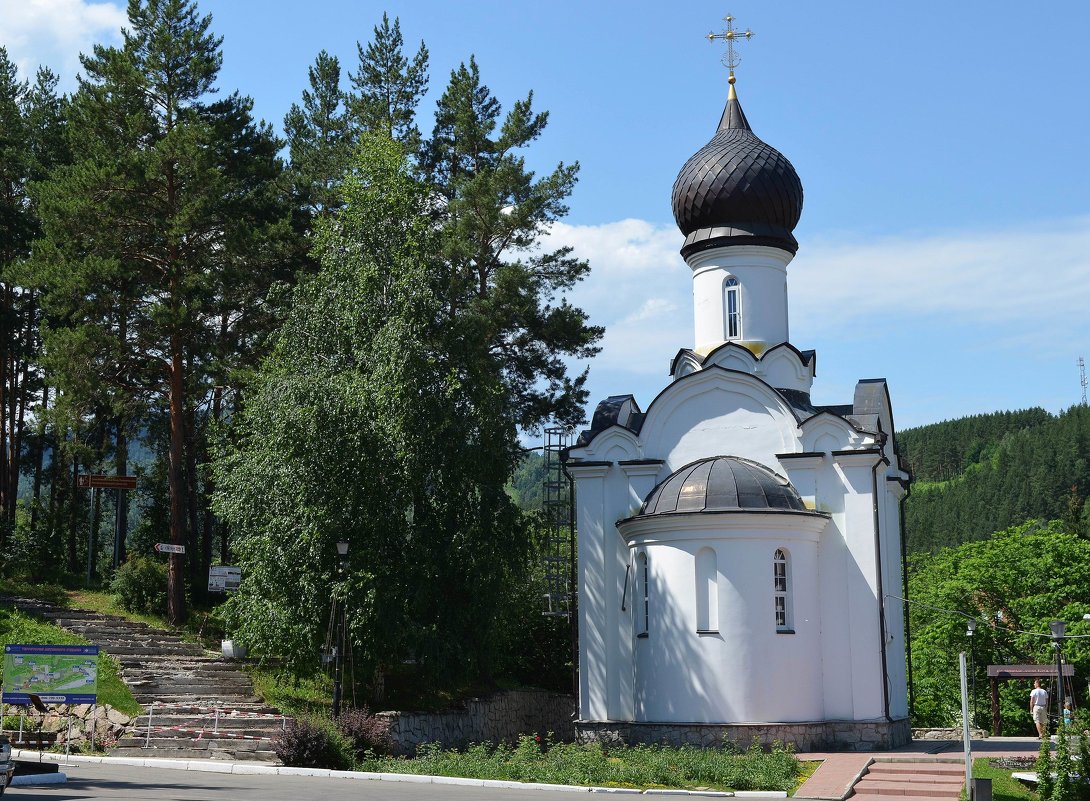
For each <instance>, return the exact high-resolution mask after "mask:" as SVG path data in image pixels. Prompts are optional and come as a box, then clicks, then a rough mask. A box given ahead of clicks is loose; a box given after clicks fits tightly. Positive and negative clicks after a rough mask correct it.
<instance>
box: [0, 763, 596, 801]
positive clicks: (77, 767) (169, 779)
mask: <svg viewBox="0 0 1090 801" xmlns="http://www.w3.org/2000/svg"><path fill="white" fill-rule="evenodd" d="M61 771H62V772H63V773H65V774H66V775H67V776H68V783H67V784H58V785H46V786H41V787H9V788H8V789H7V792H6V793H5V794H4V801H8V799H12V801H16V800H17V799H28V800H29V799H39V800H44V799H55V800H57V801H59V800H61V799H73V800H74V799H81V800H82V799H133V800H134V801H135V799H148V801H175V800H176V801H201V800H202V799H217V798H223V799H230V801H307V800H308V799H319V800H320V801H378V800H379V799H382V801H430V799H443V801H470V799H472V800H473V801H544V800H545V799H550V801H565V799H571V800H572V801H574V799H577V798H584V797H595V796H590V794H589V793H588V794H586V795H584V794H582V793H572V792H559V791H556V790H508V789H503V788H493V787H462V786H457V785H445V784H418V783H410V782H385V781H358V780H353V779H321V778H312V777H307V776H267V775H259V776H242V775H240V776H236V775H233V774H227V773H206V772H204V771H185V770H164V769H162V768H139V767H133V766H129V765H106V764H101V765H95V764H73V765H67V766H66V765H63V764H62V765H61ZM597 797H601V796H597Z"/></svg>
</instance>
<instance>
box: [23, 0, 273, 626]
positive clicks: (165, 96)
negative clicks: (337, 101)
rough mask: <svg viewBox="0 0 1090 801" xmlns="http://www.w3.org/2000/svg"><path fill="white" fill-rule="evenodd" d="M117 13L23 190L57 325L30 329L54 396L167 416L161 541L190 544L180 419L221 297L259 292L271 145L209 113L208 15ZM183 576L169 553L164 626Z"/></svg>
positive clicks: (187, 418)
mask: <svg viewBox="0 0 1090 801" xmlns="http://www.w3.org/2000/svg"><path fill="white" fill-rule="evenodd" d="M128 16H129V27H128V28H126V29H125V30H124V31H123V37H124V44H123V46H122V47H120V48H108V47H103V46H96V47H95V49H94V53H93V55H91V56H87V57H84V58H83V66H84V72H85V74H86V77H85V78H82V79H81V81H80V87H79V91H78V92H77V93H76V95H75V97H74V98H73V101H72V109H71V120H72V121H71V124H70V126H69V135H70V141H71V146H72V151H73V153H74V154H75V162H74V163H73V164H72V165H71V166H70V167H66V168H62V169H59V170H57V171H55V172H54V174H53V175H52V176H51V177H50V179H49V180H47V181H44V182H42V183H41V184H39V185H38V187H37V195H38V197H39V199H40V204H41V210H42V218H43V223H44V229H45V237H44V238H43V241H42V242H41V243H40V246H39V248H38V251H39V252H38V254H37V259H36V263H37V265H38V280H39V285H40V286H42V287H47V288H48V290H49V294H48V301H49V303H50V304H51V307H52V309H53V311H54V312H55V313H56V314H57V315H58V316H63V318H64V319H65V320H66V324H65V325H63V326H57V327H54V328H48V329H46V332H45V334H46V346H47V348H49V349H50V350H51V351H53V352H54V353H56V354H58V356H59V355H60V354H65V356H64V359H63V362H62V363H59V364H58V365H57V366H58V370H59V380H60V381H62V385H63V382H71V383H73V384H75V383H76V382H77V380H78V376H79V375H80V374H81V373H82V374H84V375H86V376H89V377H90V380H91V381H92V382H100V383H103V384H106V385H109V386H111V387H112V388H113V389H114V391H116V392H118V393H120V394H121V395H123V396H125V397H127V398H131V397H137V398H144V399H146V400H144V401H141V402H142V403H146V402H151V401H152V400H154V399H157V398H158V399H162V400H163V402H164V403H165V405H166V407H167V408H168V410H169V419H170V433H169V443H170V444H169V450H168V453H169V469H168V477H169V487H170V539H171V542H173V543H174V544H177V545H187V544H188V545H190V546H191V548H192V545H193V544H194V541H195V539H194V538H195V537H196V532H195V531H194V530H193V522H192V521H193V520H194V519H195V510H194V509H193V508H192V507H193V504H194V503H195V498H194V495H195V494H196V493H195V492H194V486H195V482H194V481H193V480H192V479H194V478H195V476H194V471H195V465H196V461H195V458H194V456H195V454H194V448H195V447H196V445H195V439H196V426H195V423H194V409H195V407H196V405H197V403H198V401H200V400H203V398H204V396H205V395H206V394H207V393H208V392H209V391H210V389H211V386H212V385H213V384H214V383H215V381H216V378H215V377H212V376H211V375H210V369H211V367H210V366H211V365H212V364H213V362H214V359H213V356H214V352H215V349H216V343H217V335H218V333H219V330H220V329H219V327H218V324H220V323H221V321H222V319H223V315H224V314H225V313H226V314H228V315H230V314H231V313H233V312H236V311H237V312H239V313H240V314H241V313H242V312H243V311H244V309H240V308H239V307H238V306H233V305H232V304H237V303H246V302H248V301H249V300H251V299H252V298H253V297H254V296H255V295H257V294H259V293H258V292H255V291H252V290H250V291H235V292H232V293H231V294H230V295H228V294H227V293H226V292H225V291H224V290H225V287H232V288H237V287H240V286H246V287H254V286H260V285H261V284H262V282H267V276H266V275H265V274H264V273H265V268H266V267H267V266H268V257H267V256H266V255H265V254H264V252H263V249H264V248H265V246H266V245H265V243H266V238H267V237H266V234H273V235H274V236H273V237H272V238H273V239H274V240H275V238H276V237H275V234H277V232H280V231H282V230H283V220H282V219H280V218H279V217H278V210H277V205H276V203H275V202H272V201H271V199H270V197H269V189H268V185H269V182H270V181H271V180H273V179H275V176H276V175H277V173H278V170H279V165H278V162H277V161H276V157H275V152H276V149H277V144H276V140H275V139H274V138H273V137H272V134H271V132H270V131H269V130H268V128H267V127H265V126H257V125H255V124H254V122H253V120H252V118H251V115H250V108H251V103H250V101H249V100H248V99H247V98H243V97H240V96H239V95H237V94H236V95H231V96H229V97H227V98H225V99H224V100H221V101H218V102H210V99H211V96H212V94H213V93H214V92H215V89H214V83H215V80H216V76H217V74H218V72H219V69H220V65H221V62H222V55H221V52H220V45H221V39H220V38H219V37H216V36H214V35H213V34H212V33H211V32H210V26H211V17H210V16H201V15H199V14H198V12H197V8H196V5H195V4H194V3H193V2H191V1H190V0H147V2H141V1H140V0H130V2H129V7H128ZM115 403H116V401H115ZM121 405H124V404H123V403H122V404H121ZM196 550H198V549H195V548H193V549H192V550H191V551H190V553H189V558H190V559H196V558H199V553H193V552H192V551H196ZM190 564H191V565H193V564H195V563H193V562H191V563H190ZM184 565H185V559H184V558H183V557H182V556H181V555H178V554H173V555H171V557H170V564H169V571H168V580H169V587H168V598H167V614H168V618H169V619H170V620H171V621H172V622H180V621H181V620H183V619H184V618H185V616H186V607H185V581H184V573H183V570H184Z"/></svg>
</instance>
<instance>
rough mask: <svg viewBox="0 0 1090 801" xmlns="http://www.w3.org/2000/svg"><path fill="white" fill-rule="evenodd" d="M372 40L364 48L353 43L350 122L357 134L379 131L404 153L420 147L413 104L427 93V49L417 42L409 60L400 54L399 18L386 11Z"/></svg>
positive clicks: (378, 132)
mask: <svg viewBox="0 0 1090 801" xmlns="http://www.w3.org/2000/svg"><path fill="white" fill-rule="evenodd" d="M374 33H375V38H374V40H373V41H371V42H370V43H368V45H367V47H366V48H364V47H363V46H362V45H360V44H359V43H358V42H357V43H356V50H357V52H358V54H359V67H358V70H357V71H356V72H354V73H352V74H350V76H349V78H350V79H351V83H352V87H353V89H354V91H353V92H352V93H351V95H350V96H349V107H350V109H351V112H352V124H353V125H354V126H355V128H356V130H357V133H359V132H370V133H376V134H381V135H383V136H386V137H389V138H390V139H393V140H394V141H395V142H400V143H401V144H402V145H403V146H404V148H405V152H406V153H407V154H414V153H416V152H417V150H418V148H419V147H420V141H421V139H420V130H419V128H417V125H416V108H417V106H418V105H419V104H420V101H421V100H422V99H423V97H424V95H425V94H426V93H427V91H428V48H427V47H425V45H424V43H423V42H421V43H420V47H419V48H418V49H417V51H416V54H415V55H414V56H413V57H412V60H409V59H408V58H406V57H405V55H404V53H403V52H402V48H403V47H404V44H405V42H404V39H402V36H401V22H400V20H399V19H398V18H396V17H395V18H394V24H393V25H391V24H390V18H389V16H387V15H386V13H385V12H383V14H382V23H381V24H379V25H376V26H375V29H374Z"/></svg>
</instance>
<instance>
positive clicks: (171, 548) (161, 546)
mask: <svg viewBox="0 0 1090 801" xmlns="http://www.w3.org/2000/svg"><path fill="white" fill-rule="evenodd" d="M155 552H156V553H185V546H184V545H173V544H171V543H169V542H157V543H155Z"/></svg>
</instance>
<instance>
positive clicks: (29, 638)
mask: <svg viewBox="0 0 1090 801" xmlns="http://www.w3.org/2000/svg"><path fill="white" fill-rule="evenodd" d="M14 644H18V645H90V644H91V643H89V642H87V640H85V639H84V638H82V637H80V636H78V635H76V634H73V633H72V632H70V631H65V630H64V629H62V628H60V627H59V626H54V625H52V624H49V623H43V622H41V621H39V620H35V619H34V618H32V617H30V616H29V615H25V614H23V613H22V612H19V611H17V610H15V609H7V608H2V607H0V645H14ZM98 702H99V703H100V704H109V705H110V706H112V707H114V708H115V709H119V710H121V711H122V712H124V713H125V714H127V715H136V714H138V713H139V712H140V704H138V703H137V702H136V699H135V698H133V696H132V693H131V692H129V688H128V687H126V686H125V684H124V682H122V681H121V676H120V665H118V663H117V660H116V659H114V658H113V657H111V656H108V655H106V654H99V658H98Z"/></svg>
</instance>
